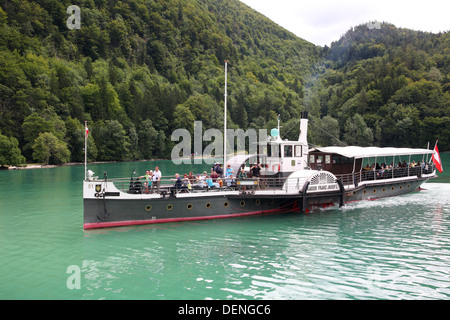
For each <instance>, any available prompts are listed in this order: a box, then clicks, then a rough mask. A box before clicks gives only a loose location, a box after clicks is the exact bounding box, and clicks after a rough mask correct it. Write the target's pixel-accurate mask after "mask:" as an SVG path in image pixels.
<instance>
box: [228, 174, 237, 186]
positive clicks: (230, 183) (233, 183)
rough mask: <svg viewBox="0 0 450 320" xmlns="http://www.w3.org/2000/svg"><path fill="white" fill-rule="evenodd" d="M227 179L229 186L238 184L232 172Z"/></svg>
mask: <svg viewBox="0 0 450 320" xmlns="http://www.w3.org/2000/svg"><path fill="white" fill-rule="evenodd" d="M226 180H227V187H233V186H234V185H235V184H236V182H235V180H234V178H233V175H232V174H230V175H229V176H227V179H226Z"/></svg>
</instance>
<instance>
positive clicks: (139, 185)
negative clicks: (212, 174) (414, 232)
mask: <svg viewBox="0 0 450 320" xmlns="http://www.w3.org/2000/svg"><path fill="white" fill-rule="evenodd" d="M433 171H434V166H433V165H428V166H427V167H406V168H394V169H386V170H363V171H360V172H356V173H349V174H341V175H336V178H337V179H338V180H341V181H342V183H343V185H344V186H349V185H354V186H357V185H358V184H360V183H362V182H365V181H377V180H386V179H393V178H403V177H421V176H422V175H426V174H431V173H433ZM173 179H174V177H172V176H164V177H162V178H161V181H160V186H159V190H160V193H162V194H169V193H171V194H173V193H180V192H182V193H186V192H190V193H198V192H219V191H240V192H252V191H256V190H281V189H282V187H283V186H284V185H285V183H286V181H287V180H288V178H286V177H284V178H283V177H260V178H249V179H245V180H244V179H226V178H222V183H219V182H218V181H217V180H216V181H215V182H214V185H213V186H211V185H208V183H207V182H205V181H204V180H201V181H195V180H190V184H187V183H186V181H184V180H182V182H183V183H182V185H181V186H178V187H175V186H174V184H175V181H174V180H173ZM294 180H295V181H294ZM108 181H110V182H113V183H114V185H115V186H116V188H117V189H119V190H120V191H122V192H125V193H135V194H147V193H156V192H157V188H156V186H154V187H153V189H152V188H151V187H150V186H148V185H147V183H146V181H145V179H140V180H137V179H130V178H115V179H108ZM153 183H154V182H153ZM290 183H298V178H292V182H290Z"/></svg>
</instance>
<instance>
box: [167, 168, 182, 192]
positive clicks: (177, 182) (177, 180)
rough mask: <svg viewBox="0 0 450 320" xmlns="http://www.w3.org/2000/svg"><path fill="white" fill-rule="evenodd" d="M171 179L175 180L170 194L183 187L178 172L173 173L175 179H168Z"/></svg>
mask: <svg viewBox="0 0 450 320" xmlns="http://www.w3.org/2000/svg"><path fill="white" fill-rule="evenodd" d="M170 180H171V181H175V183H174V185H173V186H172V188H171V189H170V190H171V193H172V195H173V194H174V193H175V192H176V191H177V190H181V189H182V187H183V182H182V180H181V177H180V175H179V174H178V173H175V179H170Z"/></svg>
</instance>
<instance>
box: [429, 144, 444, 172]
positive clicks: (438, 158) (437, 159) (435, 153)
mask: <svg viewBox="0 0 450 320" xmlns="http://www.w3.org/2000/svg"><path fill="white" fill-rule="evenodd" d="M431 159H432V160H433V163H434V164H435V165H436V169H438V170H439V172H442V161H441V156H440V155H439V150H438V147H437V142H436V145H435V146H434V151H433V155H432V156H431Z"/></svg>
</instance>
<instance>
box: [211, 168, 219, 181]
mask: <svg viewBox="0 0 450 320" xmlns="http://www.w3.org/2000/svg"><path fill="white" fill-rule="evenodd" d="M218 177H219V175H218V174H217V172H215V171H213V172H211V179H212V181H213V182H216V180H217V178H218Z"/></svg>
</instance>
